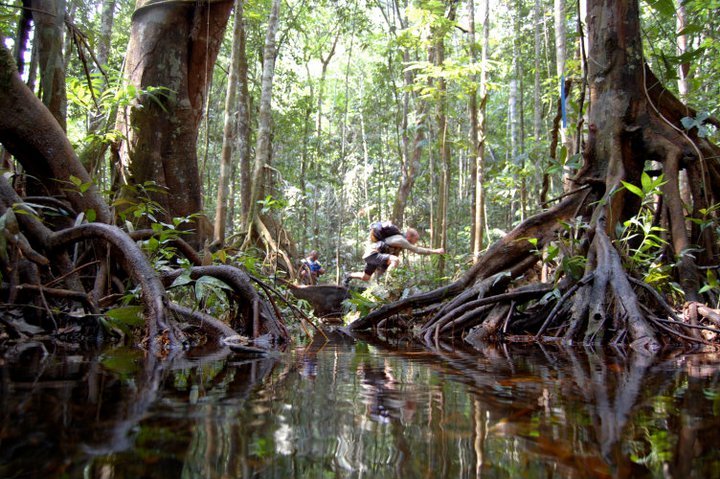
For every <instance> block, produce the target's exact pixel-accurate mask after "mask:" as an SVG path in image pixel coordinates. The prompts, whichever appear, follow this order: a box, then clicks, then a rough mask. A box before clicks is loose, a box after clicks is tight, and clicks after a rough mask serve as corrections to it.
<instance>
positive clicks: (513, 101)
mask: <svg viewBox="0 0 720 479" xmlns="http://www.w3.org/2000/svg"><path fill="white" fill-rule="evenodd" d="M513 25H514V27H513V29H514V32H515V35H514V39H513V60H512V64H513V66H512V69H513V73H512V78H511V79H510V93H509V95H508V96H509V99H508V119H509V120H510V155H511V157H512V158H511V161H512V163H513V164H515V163H517V162H520V167H521V169H522V170H524V168H523V167H524V160H522V159H521V154H522V145H521V142H522V134H521V131H520V128H521V122H522V120H521V114H522V113H521V108H522V106H521V102H522V99H521V96H522V92H521V91H520V89H521V84H520V82H521V75H520V58H519V57H520V47H519V45H518V42H519V41H520V35H521V33H520V2H518V1H516V2H515V15H514V20H513ZM519 193H520V221H524V220H525V208H526V204H527V198H526V196H527V190H526V186H525V175H524V173H521V177H520V191H519ZM514 219H515V218H514V215H513V218H511V221H512V220H514Z"/></svg>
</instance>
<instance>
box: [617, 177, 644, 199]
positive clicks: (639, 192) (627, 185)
mask: <svg viewBox="0 0 720 479" xmlns="http://www.w3.org/2000/svg"><path fill="white" fill-rule="evenodd" d="M622 184H623V186H624V187H625V188H627V190H628V191H629V192H630V193H633V194H636V195H638V196H639V197H640V198H645V193H643V191H642V190H641V189H640V188H638V187H637V186H635V185H633V184H632V183H628V182H627V181H623V182H622Z"/></svg>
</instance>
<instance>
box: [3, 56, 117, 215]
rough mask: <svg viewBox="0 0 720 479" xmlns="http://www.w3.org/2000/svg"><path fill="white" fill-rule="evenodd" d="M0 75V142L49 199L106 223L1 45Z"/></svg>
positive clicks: (91, 189) (71, 155)
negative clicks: (63, 199)
mask: <svg viewBox="0 0 720 479" xmlns="http://www.w3.org/2000/svg"><path fill="white" fill-rule="evenodd" d="M0 72H2V74H1V75H0V92H2V95H0V142H2V144H3V146H5V148H6V149H7V151H9V152H10V153H11V154H12V155H13V156H15V157H16V158H17V159H18V161H19V162H20V163H21V164H22V166H23V168H24V169H25V171H26V172H27V173H28V174H29V175H31V176H32V177H33V178H35V180H37V181H40V182H41V183H42V185H43V188H44V191H45V192H47V193H48V194H49V195H58V196H64V197H66V198H67V199H68V200H69V201H70V202H71V204H72V206H73V207H74V209H75V210H76V211H77V212H78V213H80V212H85V213H87V212H89V210H93V211H94V213H95V217H96V219H97V221H101V222H105V223H108V222H110V221H111V215H110V210H109V208H108V207H107V205H106V204H105V202H104V201H103V199H102V197H101V196H100V193H99V191H98V189H97V187H96V186H95V185H93V184H92V180H91V178H90V176H89V175H88V173H87V171H85V169H84V168H83V167H82V166H81V165H80V162H79V160H78V159H77V156H76V155H75V152H74V151H73V149H72V145H70V142H69V141H68V139H67V137H66V136H65V132H64V131H63V129H62V127H61V126H60V124H59V123H58V121H57V118H55V117H54V116H53V115H52V113H51V112H50V110H48V109H47V108H43V105H42V103H41V102H40V100H39V99H38V98H37V97H36V96H35V95H34V94H33V92H32V91H30V89H29V88H28V87H27V86H26V85H25V84H24V83H23V81H22V79H21V78H20V76H19V75H18V73H17V70H16V69H15V63H14V61H13V59H12V56H11V54H10V52H9V51H7V49H5V47H2V48H0ZM38 132H42V133H43V134H42V135H39V134H38ZM73 178H76V180H74V181H75V183H73ZM74 184H75V186H71V185H74ZM85 187H87V189H86V190H85V191H81V188H85Z"/></svg>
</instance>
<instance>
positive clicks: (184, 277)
mask: <svg viewBox="0 0 720 479" xmlns="http://www.w3.org/2000/svg"><path fill="white" fill-rule="evenodd" d="M192 282H193V280H192V278H190V273H189V272H186V273H183V274H181V275H180V276H178V277H177V278H175V281H173V282H172V284H171V285H170V287H171V288H175V287H177V286H185V285H187V284H190V283H192Z"/></svg>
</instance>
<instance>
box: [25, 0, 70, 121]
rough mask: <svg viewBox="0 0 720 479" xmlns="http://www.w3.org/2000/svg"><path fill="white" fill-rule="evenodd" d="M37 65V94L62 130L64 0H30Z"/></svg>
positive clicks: (64, 109)
mask: <svg viewBox="0 0 720 479" xmlns="http://www.w3.org/2000/svg"><path fill="white" fill-rule="evenodd" d="M30 6H31V8H32V9H33V10H32V16H33V21H34V23H35V39H36V41H37V53H38V65H39V68H40V98H41V99H42V102H43V103H44V104H45V106H47V107H48V109H49V110H50V112H51V113H52V115H53V116H54V117H55V119H56V120H57V121H58V123H59V124H60V127H61V128H62V129H63V130H65V128H66V126H67V123H66V122H67V118H66V117H67V95H66V93H65V61H64V59H63V32H64V31H65V0H30Z"/></svg>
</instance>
